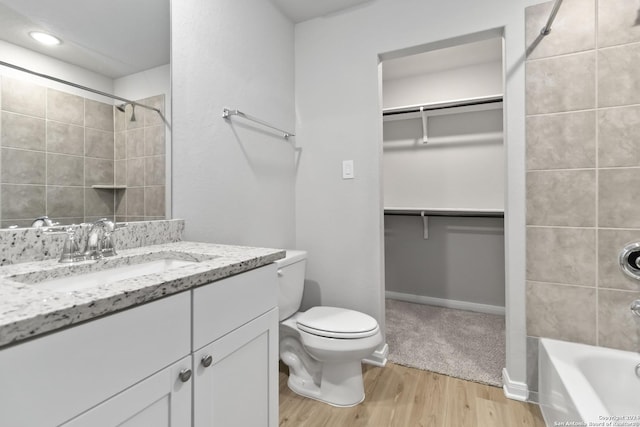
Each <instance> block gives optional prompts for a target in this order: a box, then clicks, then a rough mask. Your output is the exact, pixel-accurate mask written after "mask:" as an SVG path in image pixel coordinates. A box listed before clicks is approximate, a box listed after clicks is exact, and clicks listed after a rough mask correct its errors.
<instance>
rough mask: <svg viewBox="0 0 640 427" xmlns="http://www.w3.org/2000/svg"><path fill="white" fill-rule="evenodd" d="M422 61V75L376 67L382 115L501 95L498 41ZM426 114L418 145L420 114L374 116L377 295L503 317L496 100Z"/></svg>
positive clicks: (500, 162) (409, 64)
mask: <svg viewBox="0 0 640 427" xmlns="http://www.w3.org/2000/svg"><path fill="white" fill-rule="evenodd" d="M474 45H475V44H474ZM470 52H477V53H478V54H477V55H476V56H475V57H473V58H470V57H469V53H470ZM487 52H489V53H490V54H489V55H483V53H487ZM423 55H424V56H425V58H423V60H424V59H427V62H428V63H430V64H431V65H430V66H428V67H426V69H427V72H421V73H416V72H415V71H416V70H419V69H420V67H418V66H415V69H413V68H412V67H414V64H412V62H407V60H406V59H402V58H401V59H399V60H393V61H402V60H405V64H404V67H405V68H406V69H407V71H406V73H404V72H403V71H398V70H402V67H400V68H398V65H401V64H400V63H398V64H393V63H392V61H386V62H385V63H383V111H390V110H393V109H398V108H400V107H406V106H415V105H425V104H433V103H442V102H448V101H454V100H467V99H474V98H476V99H477V98H482V97H489V96H495V95H501V94H502V81H503V77H502V61H501V40H499V39H497V40H490V41H484V42H479V44H477V45H476V46H473V45H469V46H462V47H459V48H451V49H447V50H443V51H437V52H430V53H427V54H423ZM417 59H418V58H417ZM473 61H475V63H470V62H473ZM412 72H413V74H412ZM434 113H435V114H436V115H433V116H429V117H428V119H427V124H428V126H427V134H428V143H426V144H424V143H423V136H424V135H423V132H424V130H423V120H422V117H421V115H420V113H415V114H413V115H412V114H405V115H392V116H390V115H387V116H386V117H385V118H384V123H383V130H384V145H383V150H384V155H383V171H384V173H383V175H384V184H383V187H384V204H385V283H386V294H387V297H390V298H394V299H402V300H407V301H414V302H422V303H426V304H434V305H443V306H449V307H453V308H461V309H468V310H476V311H483V312H490V313H504V301H505V294H504V280H505V279H504V221H503V218H502V212H503V211H504V151H503V150H504V147H503V132H502V130H503V129H502V123H503V113H502V108H501V103H491V104H487V105H485V106H483V107H480V108H477V107H474V108H472V109H471V111H469V110H468V109H447V110H438V111H437V113H436V112H434ZM421 210H426V214H425V215H426V217H427V218H426V220H425V219H423V218H422V216H421V215H420V211H421ZM429 210H447V211H450V213H449V214H447V215H444V216H440V215H438V216H430V215H429V213H428V212H429ZM459 211H473V212H476V213H475V214H474V215H478V216H459V214H458V213H457V212H459ZM467 213H468V212H467ZM480 215H482V216H480ZM486 215H488V216H486Z"/></svg>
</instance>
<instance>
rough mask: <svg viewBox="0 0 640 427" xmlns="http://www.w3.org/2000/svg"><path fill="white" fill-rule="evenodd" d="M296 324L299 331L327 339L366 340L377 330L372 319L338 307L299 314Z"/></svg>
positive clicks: (316, 308) (321, 308) (320, 308)
mask: <svg viewBox="0 0 640 427" xmlns="http://www.w3.org/2000/svg"><path fill="white" fill-rule="evenodd" d="M296 323H297V326H298V329H300V330H301V331H304V332H306V333H309V334H312V335H317V336H320V337H327V338H339V339H357V338H366V337H370V336H373V335H375V334H376V333H377V332H378V330H379V326H378V322H377V321H376V319H374V318H373V317H371V316H369V315H367V314H364V313H360V312H359V311H354V310H348V309H346V308H338V307H313V308H311V309H309V310H307V311H305V312H304V313H301V315H300V316H299V317H298V318H297V319H296Z"/></svg>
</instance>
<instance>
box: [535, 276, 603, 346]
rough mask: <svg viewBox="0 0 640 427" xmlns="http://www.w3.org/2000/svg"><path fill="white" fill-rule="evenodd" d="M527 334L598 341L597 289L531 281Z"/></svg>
mask: <svg viewBox="0 0 640 427" xmlns="http://www.w3.org/2000/svg"><path fill="white" fill-rule="evenodd" d="M527 335H531V336H536V337H547V338H555V339H560V340H566V341H572V342H580V343H584V344H595V343H596V289H595V288H588V287H582V286H570V285H556V284H549V283H539V282H527Z"/></svg>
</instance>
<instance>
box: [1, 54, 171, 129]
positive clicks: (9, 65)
mask: <svg viewBox="0 0 640 427" xmlns="http://www.w3.org/2000/svg"><path fill="white" fill-rule="evenodd" d="M0 65H2V66H4V67H8V68H13V69H14V70H18V71H22V72H23V73H27V74H32V75H34V76H38V77H42V78H43V79H47V80H51V81H54V82H56V83H62V84H64V85H67V86H71V87H75V88H77V89H82V90H86V91H87V92H91V93H95V94H97V95H101V96H106V97H107V98H111V99H117V100H118V101H123V102H124V103H125V104H130V105H135V106H136V107H142V108H146V109H148V110H153V111H155V112H156V113H158V114H159V115H160V118H162V121H163V122H165V124H167V125H168V124H169V122H168V121H167V119H166V118H165V117H164V114H162V111H160V110H159V109H157V108H155V107H150V106H148V105H144V104H140V103H138V102H135V101H131V100H130V99H127V98H123V97H121V96H118V95H112V94H110V93H107V92H103V91H101V90H97V89H92V88H90V87H87V86H82V85H80V84H78V83H73V82H70V81H68V80H63V79H59V78H57V77H53V76H50V75H48V74H42V73H39V72H37V71H33V70H30V69H28V68H24V67H20V66H19V65H14V64H10V63H9V62H4V61H0Z"/></svg>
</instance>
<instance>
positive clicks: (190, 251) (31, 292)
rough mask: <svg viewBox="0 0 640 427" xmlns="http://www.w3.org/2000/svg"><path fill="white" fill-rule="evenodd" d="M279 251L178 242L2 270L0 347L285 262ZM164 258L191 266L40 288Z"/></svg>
mask: <svg viewBox="0 0 640 427" xmlns="http://www.w3.org/2000/svg"><path fill="white" fill-rule="evenodd" d="M284 256H285V251H284V250H280V249H268V248H252V247H242V246H227V245H217V244H211V243H197V242H176V243H167V244H161V245H153V246H146V247H141V248H136V249H127V250H121V251H118V255H116V256H114V257H109V258H104V259H102V260H98V261H82V262H79V263H75V264H61V263H58V262H57V260H48V261H38V262H28V263H21V264H15V265H9V266H4V267H0V347H2V346H6V345H9V344H14V343H17V342H19V341H21V340H24V339H28V338H31V337H34V336H37V335H40V334H43V333H46V332H51V331H53V330H56V329H59V328H63V327H66V326H70V325H74V324H77V323H80V322H83V321H86V320H90V319H93V318H95V317H99V316H102V315H105V314H109V313H113V312H116V311H118V310H122V309H125V308H129V307H133V306H136V305H139V304H143V303H146V302H149V301H153V300H155V299H158V298H162V297H164V296H167V295H171V294H175V293H177V292H181V291H185V290H188V289H191V288H194V287H197V286H200V285H204V284H207V283H210V282H213V281H215V280H219V279H222V278H225V277H228V276H231V275H234V274H237V273H242V272H244V271H248V270H251V269H254V268H257V267H261V266H263V265H266V264H270V263H272V262H273V261H275V260H278V259H280V258H284ZM163 258H170V259H178V260H184V261H195V262H194V263H193V264H189V265H185V266H181V267H177V268H174V269H170V270H168V271H166V272H164V273H156V274H148V275H144V276H139V277H135V278H132V279H126V280H120V281H117V282H113V283H111V284H109V285H108V286H107V285H103V286H99V285H96V286H93V287H87V288H85V289H82V290H75V291H60V290H48V289H42V288H40V287H38V285H37V284H38V283H39V282H41V281H43V280H50V279H55V278H59V277H64V276H66V275H73V274H80V273H90V272H92V271H100V270H103V269H106V268H109V267H117V266H121V265H127V264H137V263H140V262H146V261H153V260H158V259H163Z"/></svg>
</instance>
